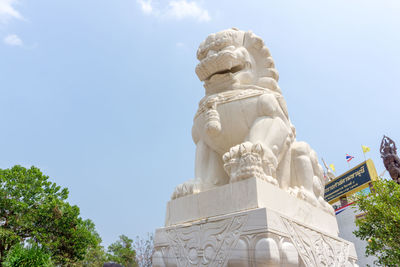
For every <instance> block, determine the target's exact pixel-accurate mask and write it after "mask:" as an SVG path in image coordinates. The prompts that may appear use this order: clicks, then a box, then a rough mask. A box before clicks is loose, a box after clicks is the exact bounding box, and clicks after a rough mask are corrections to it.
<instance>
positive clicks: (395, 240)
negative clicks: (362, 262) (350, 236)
mask: <svg viewBox="0 0 400 267" xmlns="http://www.w3.org/2000/svg"><path fill="white" fill-rule="evenodd" d="M356 201H357V208H358V209H359V210H360V211H363V212H365V217H364V218H362V219H359V220H357V221H356V225H357V226H358V230H356V231H354V234H355V235H356V236H357V237H359V238H360V239H362V240H366V241H367V242H368V245H367V247H366V252H365V254H366V255H367V256H369V255H374V256H376V257H377V260H376V262H375V263H376V264H377V265H383V266H400V185H398V184H397V183H396V182H394V181H387V180H380V181H377V182H375V183H374V190H372V192H371V193H370V194H369V195H366V194H357V195H356Z"/></svg>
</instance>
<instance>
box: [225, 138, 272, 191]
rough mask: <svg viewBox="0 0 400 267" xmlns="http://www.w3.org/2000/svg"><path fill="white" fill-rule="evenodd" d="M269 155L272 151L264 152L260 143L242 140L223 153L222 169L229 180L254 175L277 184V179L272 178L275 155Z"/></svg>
mask: <svg viewBox="0 0 400 267" xmlns="http://www.w3.org/2000/svg"><path fill="white" fill-rule="evenodd" d="M268 154H269V155H268ZM267 155H268V156H267ZM271 155H272V152H271V153H266V150H265V149H264V148H263V147H262V145H261V144H252V143H251V142H244V143H242V144H239V145H236V146H234V147H232V148H231V149H230V150H229V152H226V153H225V154H224V155H223V161H224V163H225V164H224V169H225V171H226V172H227V173H228V174H229V177H230V182H231V183H233V182H237V181H241V180H245V179H248V178H252V177H256V178H259V179H262V180H265V181H267V182H269V183H271V184H274V185H278V182H277V180H276V179H275V178H273V175H274V174H275V170H276V167H275V166H276V165H277V161H276V158H275V156H271Z"/></svg>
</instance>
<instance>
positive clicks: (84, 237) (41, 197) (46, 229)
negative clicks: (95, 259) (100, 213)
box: [0, 165, 96, 266]
mask: <svg viewBox="0 0 400 267" xmlns="http://www.w3.org/2000/svg"><path fill="white" fill-rule="evenodd" d="M67 198H68V190H67V189H66V188H61V187H60V186H57V185H56V184H55V183H52V182H50V181H49V177H48V176H45V175H43V174H42V172H41V171H40V170H39V169H38V168H36V167H31V168H30V169H26V168H24V167H21V166H18V165H17V166H14V167H12V168H11V169H5V170H1V169H0V262H2V261H3V259H4V256H5V254H6V253H7V251H9V250H10V248H11V247H12V246H13V245H15V244H17V243H22V242H24V241H28V242H33V243H37V244H40V246H41V247H42V248H43V249H45V250H47V251H48V252H49V253H51V255H52V259H53V261H54V262H55V263H56V264H60V265H62V266H70V265H72V264H73V263H75V262H78V261H80V260H82V259H83V258H84V257H85V254H86V252H87V249H88V247H90V246H91V245H95V244H96V237H95V236H94V235H93V233H92V232H91V230H90V229H89V228H90V227H94V226H93V223H92V222H91V221H89V220H86V221H85V220H83V219H82V218H80V217H79V213H80V211H79V208H78V207H77V206H71V205H70V204H69V203H68V202H67V201H66V199H67ZM0 266H1V263H0Z"/></svg>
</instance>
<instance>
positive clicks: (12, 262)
mask: <svg viewBox="0 0 400 267" xmlns="http://www.w3.org/2000/svg"><path fill="white" fill-rule="evenodd" d="M3 265H4V266H5V267H54V265H53V263H52V262H51V259H50V254H48V253H47V252H45V251H44V250H43V249H42V248H40V247H39V246H37V245H31V246H28V247H23V246H22V245H21V244H17V245H15V246H13V247H12V249H11V250H10V251H9V252H8V253H7V257H6V259H5V261H4V263H3Z"/></svg>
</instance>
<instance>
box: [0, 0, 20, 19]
mask: <svg viewBox="0 0 400 267" xmlns="http://www.w3.org/2000/svg"><path fill="white" fill-rule="evenodd" d="M17 3H18V0H0V23H7V22H8V21H9V20H10V19H23V17H22V15H21V14H20V13H19V12H18V11H17V10H16V9H15V8H14V5H15V4H17Z"/></svg>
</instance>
